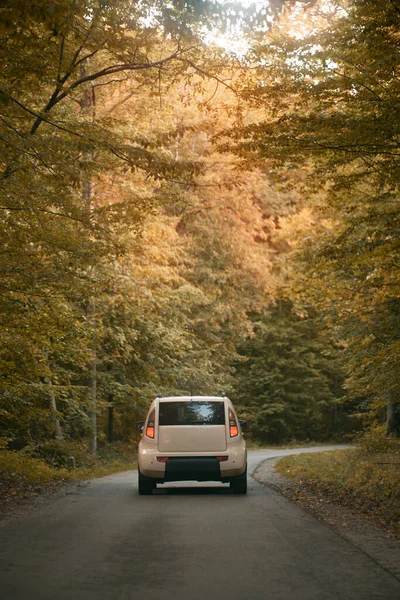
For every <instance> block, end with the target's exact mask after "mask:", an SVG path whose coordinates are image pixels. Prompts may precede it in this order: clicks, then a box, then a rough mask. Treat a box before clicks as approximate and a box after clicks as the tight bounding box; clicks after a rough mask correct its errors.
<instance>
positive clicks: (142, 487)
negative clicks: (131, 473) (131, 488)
mask: <svg viewBox="0 0 400 600" xmlns="http://www.w3.org/2000/svg"><path fill="white" fill-rule="evenodd" d="M138 473H139V494H140V495H141V496H150V495H151V493H152V491H153V490H154V489H155V488H156V483H155V481H154V479H152V478H151V477H145V476H144V475H142V473H141V472H140V469H139V468H138Z"/></svg>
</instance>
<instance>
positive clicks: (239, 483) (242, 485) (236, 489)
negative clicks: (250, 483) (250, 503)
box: [230, 466, 247, 494]
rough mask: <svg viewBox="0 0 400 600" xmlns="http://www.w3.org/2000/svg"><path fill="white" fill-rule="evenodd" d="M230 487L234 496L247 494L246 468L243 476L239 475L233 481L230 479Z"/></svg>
mask: <svg viewBox="0 0 400 600" xmlns="http://www.w3.org/2000/svg"><path fill="white" fill-rule="evenodd" d="M230 487H231V490H232V491H233V493H234V494H246V493H247V466H246V470H245V472H244V473H243V475H239V476H238V477H235V479H232V481H231V483H230Z"/></svg>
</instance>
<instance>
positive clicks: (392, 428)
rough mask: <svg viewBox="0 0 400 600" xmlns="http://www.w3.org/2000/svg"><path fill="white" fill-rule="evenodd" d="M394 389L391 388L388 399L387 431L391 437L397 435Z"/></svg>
mask: <svg viewBox="0 0 400 600" xmlns="http://www.w3.org/2000/svg"><path fill="white" fill-rule="evenodd" d="M393 396H394V393H393V390H389V392H388V395H387V401H386V432H387V434H388V435H389V436H391V437H396V436H397V427H396V425H397V423H396V418H395V412H394V401H393Z"/></svg>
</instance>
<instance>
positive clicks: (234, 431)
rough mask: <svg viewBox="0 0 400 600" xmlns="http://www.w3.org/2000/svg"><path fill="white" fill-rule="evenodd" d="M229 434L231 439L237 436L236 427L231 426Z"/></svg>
mask: <svg viewBox="0 0 400 600" xmlns="http://www.w3.org/2000/svg"><path fill="white" fill-rule="evenodd" d="M229 432H230V435H231V437H236V436H237V435H239V429H238V428H237V425H231V426H230V427H229Z"/></svg>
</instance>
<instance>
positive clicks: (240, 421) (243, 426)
mask: <svg viewBox="0 0 400 600" xmlns="http://www.w3.org/2000/svg"><path fill="white" fill-rule="evenodd" d="M239 423H240V427H241V428H242V431H246V429H247V421H244V420H243V419H239Z"/></svg>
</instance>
